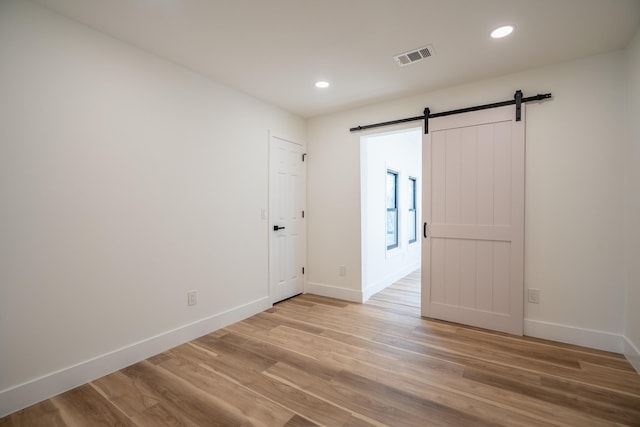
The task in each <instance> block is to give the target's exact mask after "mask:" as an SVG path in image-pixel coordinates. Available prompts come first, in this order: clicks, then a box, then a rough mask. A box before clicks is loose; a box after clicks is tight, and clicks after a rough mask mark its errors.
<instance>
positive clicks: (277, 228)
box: [273, 225, 285, 231]
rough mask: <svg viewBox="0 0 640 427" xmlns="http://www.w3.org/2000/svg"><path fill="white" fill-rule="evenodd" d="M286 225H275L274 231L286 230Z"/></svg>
mask: <svg viewBox="0 0 640 427" xmlns="http://www.w3.org/2000/svg"><path fill="white" fill-rule="evenodd" d="M284 229H285V227H280V226H279V225H274V226H273V231H278V230H284Z"/></svg>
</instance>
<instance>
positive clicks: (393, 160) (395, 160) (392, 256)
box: [361, 129, 422, 301]
mask: <svg viewBox="0 0 640 427" xmlns="http://www.w3.org/2000/svg"><path fill="white" fill-rule="evenodd" d="M421 159H422V131H421V129H417V130H416V129H414V130H408V131H403V132H392V133H383V134H379V135H372V136H366V137H363V138H362V141H361V164H362V171H361V172H362V180H361V189H362V194H361V197H362V229H363V233H362V288H363V297H362V299H363V301H366V300H367V299H368V298H369V297H370V296H371V295H373V294H375V293H376V292H379V291H381V290H382V289H384V288H385V287H387V286H389V285H390V284H392V283H393V282H395V281H396V280H398V279H400V278H402V277H404V276H406V275H407V274H409V273H411V272H412V271H414V270H416V269H418V268H420V253H421V250H420V249H421V248H420V238H419V235H420V229H421V228H420V224H421V222H420V207H421V205H422V204H421V197H420V195H421V188H422V187H421V185H420V183H421V182H422V181H421V180H422V162H421ZM388 169H390V170H393V171H395V172H398V222H399V227H398V232H399V235H398V247H397V248H394V249H391V250H387V243H386V219H387V218H386V199H385V195H386V177H387V170H388ZM409 177H413V178H415V179H416V181H417V182H416V185H417V190H416V191H417V224H416V231H417V236H418V238H417V240H416V241H415V242H414V243H409V228H408V227H409V226H408V224H409V223H408V219H409V218H408V209H409V202H410V200H409Z"/></svg>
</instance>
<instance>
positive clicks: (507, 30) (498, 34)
mask: <svg viewBox="0 0 640 427" xmlns="http://www.w3.org/2000/svg"><path fill="white" fill-rule="evenodd" d="M512 32H513V26H511V25H505V26H504V27H498V28H496V29H495V30H493V31H491V37H492V38H494V39H501V38H503V37H507V36H508V35H509V34H511V33H512Z"/></svg>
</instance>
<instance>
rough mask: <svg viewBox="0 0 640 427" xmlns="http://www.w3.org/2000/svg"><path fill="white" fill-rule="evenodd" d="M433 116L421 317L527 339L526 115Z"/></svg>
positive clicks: (427, 141)
mask: <svg viewBox="0 0 640 427" xmlns="http://www.w3.org/2000/svg"><path fill="white" fill-rule="evenodd" d="M514 116H515V112H514V108H513V107H511V106H508V107H502V108H496V109H491V110H484V111H478V112H473V113H466V114H460V115H455V116H448V117H443V118H437V119H432V120H431V121H430V123H429V127H430V133H429V134H428V135H425V137H424V141H423V170H424V173H423V177H424V182H423V215H424V218H425V221H426V222H427V224H428V226H427V227H426V230H425V231H427V237H424V236H423V237H424V238H423V261H422V271H423V274H422V280H423V284H422V287H423V289H422V314H423V316H427V317H434V318H439V319H443V320H449V321H453V322H458V323H464V324H468V325H473V326H479V327H484V328H489V329H495V330H499V331H503V332H509V333H513V334H518V335H521V334H522V324H523V294H524V286H523V282H524V272H523V265H524V115H523V120H522V121H520V122H516V121H515V117H514Z"/></svg>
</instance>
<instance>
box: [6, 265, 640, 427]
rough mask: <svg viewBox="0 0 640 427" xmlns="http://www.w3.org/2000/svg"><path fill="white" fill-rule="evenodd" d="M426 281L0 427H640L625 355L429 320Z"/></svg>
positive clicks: (299, 311)
mask: <svg viewBox="0 0 640 427" xmlns="http://www.w3.org/2000/svg"><path fill="white" fill-rule="evenodd" d="M419 304H420V271H416V272H414V273H412V274H410V275H408V276H407V277H405V278H403V279H401V280H399V281H398V282H397V283H395V284H394V285H392V286H391V287H389V288H387V289H385V290H383V291H382V292H380V293H378V294H376V295H374V296H373V297H372V298H371V299H370V301H369V302H368V303H367V304H354V303H350V302H346V301H341V300H337V299H332V298H325V297H321V296H316V295H308V294H307V295H300V296H298V297H295V298H293V299H290V300H287V301H284V302H282V303H279V304H277V305H275V306H274V307H273V308H271V309H269V310H267V311H265V312H263V313H260V314H258V315H256V316H253V317H251V318H249V319H246V320H244V321H242V322H238V323H236V324H233V325H230V326H229V327H227V328H223V329H220V330H218V331H215V332H213V333H211V334H208V335H205V336H203V337H201V338H198V339H196V340H194V341H192V342H190V343H187V344H184V345H181V346H178V347H176V348H174V349H171V350H169V351H166V352H164V353H161V354H159V355H157V356H154V357H152V358H150V359H148V360H146V361H143V362H140V363H137V364H135V365H132V366H130V367H128V368H125V369H122V370H120V371H118V372H114V373H112V374H110V375H107V376H105V377H102V378H100V379H98V380H96V381H93V382H92V383H90V384H85V385H83V386H81V387H78V388H76V389H74V390H71V391H69V392H66V393H63V394H61V395H59V396H56V397H54V398H52V399H49V400H46V401H44V402H41V403H38V404H36V405H33V406H31V407H29V408H26V409H24V410H21V411H18V412H16V413H14V414H11V415H9V416H7V417H4V418H2V419H0V427H9V426H11V427H13V426H60V427H62V426H65V427H66V426H94V425H96V426H97V425H109V426H111V425H122V426H154V427H155V426H165V425H166V426H177V425H181V426H189V427H193V426H215V425H219V426H249V425H255V426H288V427H300V426H385V425H388V426H431V425H434V426H439V425H441V426H471V425H472V426H483V425H487V426H488V425H503V426H538V425H540V426H542V425H551V426H609V425H629V426H640V376H639V375H638V374H637V373H636V372H635V371H634V369H633V367H632V366H631V365H630V364H629V363H628V362H627V360H626V359H625V358H624V356H622V355H619V354H614V353H609V352H604V351H599V350H592V349H588V348H584V347H579V346H575V345H568V344H561V343H554V342H551V341H546V340H540V339H535V338H527V337H514V336H511V335H507V334H503V333H497V332H492V331H487V330H482V329H478V328H473V327H465V326H461V325H457V324H453V323H448V322H442V321H436V320H431V319H424V318H421V317H420V308H419Z"/></svg>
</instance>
